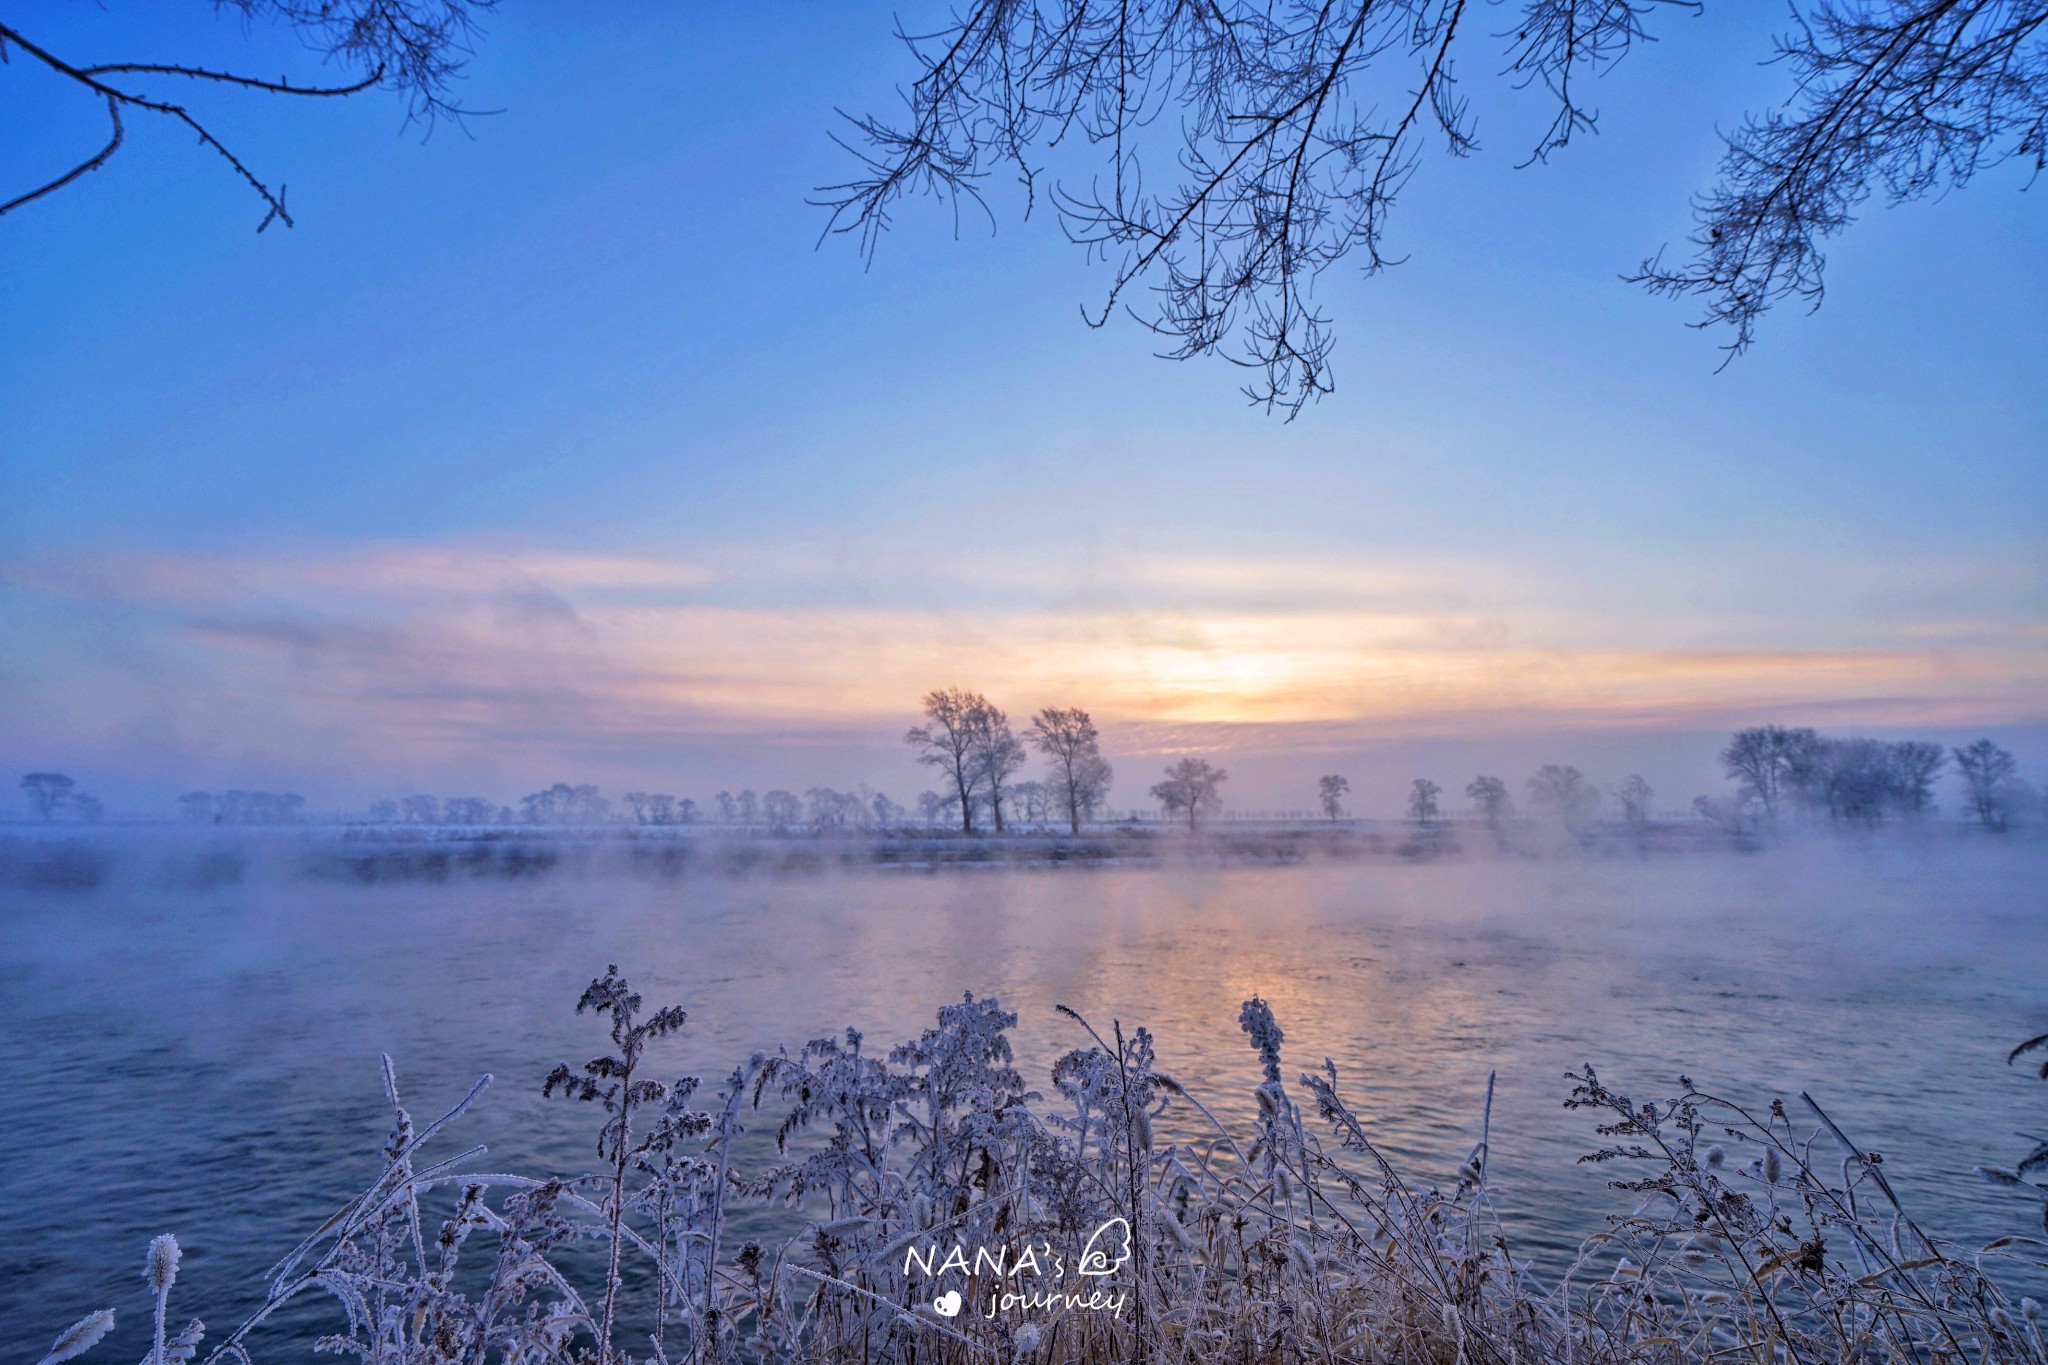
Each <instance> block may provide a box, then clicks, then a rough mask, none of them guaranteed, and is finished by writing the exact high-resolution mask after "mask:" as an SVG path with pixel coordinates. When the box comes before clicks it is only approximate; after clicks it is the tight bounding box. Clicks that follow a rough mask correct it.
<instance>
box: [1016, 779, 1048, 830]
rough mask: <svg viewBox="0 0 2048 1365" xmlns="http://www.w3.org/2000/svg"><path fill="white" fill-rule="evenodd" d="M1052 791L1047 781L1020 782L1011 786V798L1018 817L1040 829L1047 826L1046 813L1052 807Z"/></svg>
mask: <svg viewBox="0 0 2048 1365" xmlns="http://www.w3.org/2000/svg"><path fill="white" fill-rule="evenodd" d="M1051 798H1052V793H1051V791H1050V790H1049V789H1048V788H1047V787H1046V785H1045V783H1043V782H1038V781H1031V782H1019V783H1017V784H1016V785H1014V786H1012V787H1011V788H1010V800H1011V803H1012V804H1013V805H1014V806H1015V807H1016V810H1017V818H1018V819H1019V820H1022V821H1023V822H1024V823H1025V824H1027V825H1031V826H1033V827H1035V828H1038V829H1043V828H1045V813H1046V811H1048V810H1049V809H1051V805H1052V800H1051Z"/></svg>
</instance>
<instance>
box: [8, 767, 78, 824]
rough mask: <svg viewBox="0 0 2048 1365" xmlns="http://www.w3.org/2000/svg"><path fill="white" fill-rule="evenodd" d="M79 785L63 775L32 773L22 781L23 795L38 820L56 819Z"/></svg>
mask: <svg viewBox="0 0 2048 1365" xmlns="http://www.w3.org/2000/svg"><path fill="white" fill-rule="evenodd" d="M77 786H78V784H77V783H76V782H74V781H72V780H71V779H70V778H69V777H66V776H65V775H64V774H63V773H30V774H28V775H27V776H26V777H23V778H22V779H21V790H22V794H23V795H25V796H27V797H28V807H29V809H30V810H32V811H34V812H35V813H36V818H37V819H38V820H50V819H54V818H56V814H57V811H58V809H59V808H61V807H62V806H63V804H64V802H65V801H66V800H68V799H69V798H70V796H71V793H72V791H73V790H74V789H75V788H76V787H77Z"/></svg>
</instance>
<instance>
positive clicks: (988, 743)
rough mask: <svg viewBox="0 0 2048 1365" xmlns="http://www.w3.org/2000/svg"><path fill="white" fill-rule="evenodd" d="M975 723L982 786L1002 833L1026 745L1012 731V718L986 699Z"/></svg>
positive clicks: (997, 830)
mask: <svg viewBox="0 0 2048 1365" xmlns="http://www.w3.org/2000/svg"><path fill="white" fill-rule="evenodd" d="M972 723H973V726H974V761H975V765H976V766H977V767H979V768H980V769H981V789H982V790H983V791H984V792H985V793H987V795H988V808H989V810H990V812H991V813H992V814H993V815H994V816H995V822H996V833H998V834H1001V833H1002V832H1003V803H1004V801H1005V800H1007V799H1008V797H1009V795H1010V778H1011V777H1012V776H1014V775H1015V774H1016V772H1017V770H1018V769H1019V768H1022V767H1023V766H1024V745H1023V744H1022V743H1021V742H1020V741H1019V740H1018V739H1017V737H1016V736H1015V735H1013V734H1011V733H1010V718H1009V717H1008V716H1006V715H1004V714H1003V712H1002V709H1001V708H1000V707H996V706H993V705H991V704H990V703H989V702H988V701H987V700H986V699H983V701H982V703H981V705H980V707H979V708H978V709H977V710H976V712H975V714H974V716H973V718H972Z"/></svg>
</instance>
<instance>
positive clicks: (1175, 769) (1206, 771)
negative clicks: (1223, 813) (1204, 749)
mask: <svg viewBox="0 0 2048 1365" xmlns="http://www.w3.org/2000/svg"><path fill="white" fill-rule="evenodd" d="M1229 776H1230V774H1228V773H1226V772H1224V771H1223V769H1221V768H1216V767H1211V766H1210V764H1209V761H1208V760H1207V759H1205V758H1184V759H1182V760H1180V762H1178V763H1175V764H1173V765H1172V766H1171V767H1169V768H1168V769H1167V770H1166V780H1165V781H1164V782H1160V783H1157V784H1155V785H1154V786H1153V788H1152V795H1153V797H1154V798H1156V799H1157V800H1158V802H1159V804H1160V805H1161V806H1163V807H1165V808H1166V813H1167V815H1168V816H1169V817H1174V816H1185V817H1187V822H1188V829H1189V831H1190V832H1192V831H1193V830H1194V829H1195V828H1196V827H1197V826H1198V825H1199V823H1200V821H1201V819H1202V817H1203V816H1205V815H1214V814H1215V813H1216V812H1218V811H1220V810H1222V809H1223V797H1222V795H1221V794H1220V793H1219V792H1218V790H1217V789H1218V788H1220V787H1221V786H1222V785H1223V783H1224V780H1225V779H1226V778H1228V777H1229Z"/></svg>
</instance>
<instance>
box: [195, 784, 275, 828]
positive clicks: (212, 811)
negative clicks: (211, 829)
mask: <svg viewBox="0 0 2048 1365" xmlns="http://www.w3.org/2000/svg"><path fill="white" fill-rule="evenodd" d="M178 814H179V815H181V816H182V817H184V819H185V821H186V823H188V824H194V825H288V824H292V823H294V822H295V821H298V820H303V819H304V818H305V816H306V798H305V797H303V796H301V795H299V794H298V793H297V792H245V791H224V792H186V793H185V794H184V795H183V796H181V797H179V798H178Z"/></svg>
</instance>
